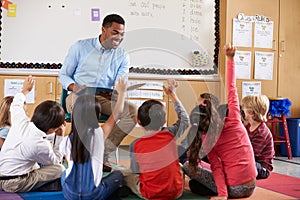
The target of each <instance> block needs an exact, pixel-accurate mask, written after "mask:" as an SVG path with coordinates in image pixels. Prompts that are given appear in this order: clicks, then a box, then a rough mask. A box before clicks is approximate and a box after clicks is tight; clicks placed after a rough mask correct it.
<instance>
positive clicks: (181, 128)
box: [164, 101, 190, 148]
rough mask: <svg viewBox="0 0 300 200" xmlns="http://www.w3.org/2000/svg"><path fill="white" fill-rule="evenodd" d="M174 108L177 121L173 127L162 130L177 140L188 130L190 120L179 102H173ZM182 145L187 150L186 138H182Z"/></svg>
mask: <svg viewBox="0 0 300 200" xmlns="http://www.w3.org/2000/svg"><path fill="white" fill-rule="evenodd" d="M174 108H175V111H176V114H177V121H176V122H175V123H174V124H173V125H171V126H168V127H165V128H164V130H168V131H169V132H170V133H172V134H173V135H174V136H175V138H176V140H177V139H179V138H180V137H181V136H182V135H183V133H184V132H185V130H186V129H187V128H188V126H189V123H190V122H189V121H190V120H189V116H188V114H187V112H186V110H185V108H184V106H183V105H182V103H181V101H176V102H174ZM182 145H183V146H184V147H186V148H187V146H188V144H187V139H186V138H184V140H183V141H182Z"/></svg>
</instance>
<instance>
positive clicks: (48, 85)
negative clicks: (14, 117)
mask: <svg viewBox="0 0 300 200" xmlns="http://www.w3.org/2000/svg"><path fill="white" fill-rule="evenodd" d="M26 77H27V76H1V77H0V91H2V93H1V94H0V98H3V97H4V80H5V79H25V78H26ZM34 79H35V88H34V90H35V97H34V104H27V106H26V107H27V112H28V115H29V117H32V114H33V111H34V108H35V107H36V106H37V105H38V104H39V103H41V102H42V101H45V100H53V101H54V100H55V84H56V78H55V77H40V76H34Z"/></svg>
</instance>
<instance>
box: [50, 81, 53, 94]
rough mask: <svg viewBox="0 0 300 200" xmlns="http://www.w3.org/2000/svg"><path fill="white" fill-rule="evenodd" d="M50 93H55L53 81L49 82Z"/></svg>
mask: <svg viewBox="0 0 300 200" xmlns="http://www.w3.org/2000/svg"><path fill="white" fill-rule="evenodd" d="M49 94H53V83H52V82H49Z"/></svg>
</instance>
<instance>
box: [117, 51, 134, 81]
mask: <svg viewBox="0 0 300 200" xmlns="http://www.w3.org/2000/svg"><path fill="white" fill-rule="evenodd" d="M129 67H130V59H129V55H128V53H126V52H124V59H123V61H122V62H121V64H120V67H119V70H118V73H117V76H116V79H115V82H117V81H118V80H119V78H121V77H123V78H128V77H127V76H128V73H129Z"/></svg>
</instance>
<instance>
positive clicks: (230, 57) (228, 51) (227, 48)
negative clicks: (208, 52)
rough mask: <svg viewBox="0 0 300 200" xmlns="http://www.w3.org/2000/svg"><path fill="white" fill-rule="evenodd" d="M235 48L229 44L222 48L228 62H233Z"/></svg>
mask: <svg viewBox="0 0 300 200" xmlns="http://www.w3.org/2000/svg"><path fill="white" fill-rule="evenodd" d="M235 51H236V47H235V46H232V45H231V44H230V43H229V44H226V45H225V46H224V52H225V54H226V56H227V58H228V60H231V61H233V58H234V55H235Z"/></svg>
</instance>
